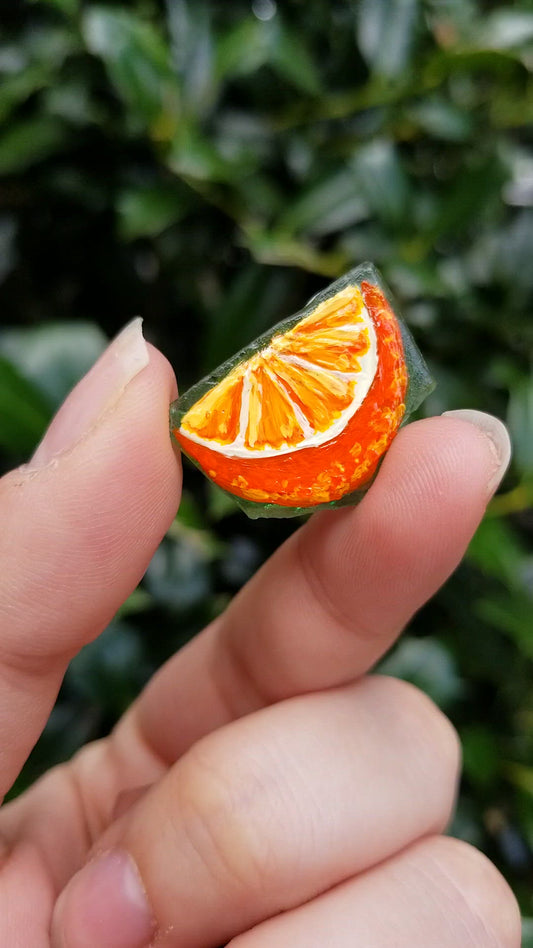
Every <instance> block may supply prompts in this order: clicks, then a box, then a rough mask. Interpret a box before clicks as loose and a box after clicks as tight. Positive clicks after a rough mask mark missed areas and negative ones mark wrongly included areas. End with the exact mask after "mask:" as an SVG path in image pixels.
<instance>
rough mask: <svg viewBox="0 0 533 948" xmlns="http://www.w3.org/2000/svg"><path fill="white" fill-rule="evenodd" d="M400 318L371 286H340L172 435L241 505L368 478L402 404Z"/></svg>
mask: <svg viewBox="0 0 533 948" xmlns="http://www.w3.org/2000/svg"><path fill="white" fill-rule="evenodd" d="M406 389H407V370H406V365H405V358H404V350H403V345H402V336H401V331H400V328H399V325H398V323H397V320H396V318H395V316H394V313H393V312H392V310H391V308H390V306H389V304H388V302H387V300H386V298H385V296H384V295H383V293H382V292H381V290H380V289H379V287H377V286H375V285H373V284H370V283H368V282H362V283H361V285H360V287H359V286H358V285H357V284H353V285H348V286H345V287H344V288H343V289H341V290H340V291H339V292H337V293H336V294H335V295H334V296H332V297H330V298H329V299H326V300H324V301H323V302H321V303H319V304H318V305H317V306H316V308H315V309H313V310H312V311H311V312H310V313H309V314H308V315H306V316H305V317H303V318H302V319H301V320H300V321H299V322H297V323H296V325H293V326H292V328H290V329H288V330H287V331H285V332H281V333H279V334H277V335H274V336H273V337H272V338H271V339H270V341H269V342H268V343H267V344H266V345H265V346H264V347H263V348H261V349H260V350H259V351H258V352H256V353H255V354H254V355H252V356H251V357H250V358H248V359H246V360H245V361H242V362H240V363H238V364H237V365H236V366H235V367H234V368H232V369H231V370H230V371H229V372H228V374H227V375H226V376H225V378H223V379H222V380H221V381H219V382H218V383H217V384H215V385H213V387H212V388H209V389H208V390H207V391H206V392H205V394H203V395H202V396H201V397H200V398H199V399H198V400H197V401H196V402H195V403H194V404H193V405H192V406H191V407H190V408H189V409H188V410H187V411H186V412H185V413H184V414H183V416H182V417H181V421H180V424H179V426H176V427H174V429H173V434H174V436H175V437H176V439H177V440H178V442H179V443H180V445H181V446H182V448H183V449H184V451H185V452H186V453H187V454H188V455H189V456H190V457H191V458H192V459H193V460H195V461H196V463H197V464H199V466H200V467H201V468H202V469H203V470H204V471H205V473H206V474H207V475H208V476H209V477H210V478H211V479H212V480H213V481H215V483H216V484H218V485H219V486H220V487H222V488H223V489H224V490H227V491H229V492H230V493H232V494H235V495H237V496H238V497H241V498H243V499H245V500H248V501H255V502H257V503H260V504H277V505H278V506H282V507H314V506H317V505H319V504H324V503H329V502H332V501H336V500H339V499H340V498H342V497H343V496H345V495H346V494H349V493H351V492H352V491H354V490H356V489H357V488H359V487H360V486H361V485H363V484H364V483H365V482H366V481H368V480H369V478H371V477H372V475H373V473H374V471H375V469H376V466H377V464H378V462H379V459H380V458H381V456H382V454H383V453H384V451H386V449H387V448H388V446H389V444H390V442H391V440H392V438H393V437H394V435H395V433H396V431H397V429H398V427H399V425H400V422H401V420H402V417H403V414H404V411H405V394H406Z"/></svg>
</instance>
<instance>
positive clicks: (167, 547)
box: [145, 535, 211, 612]
mask: <svg viewBox="0 0 533 948" xmlns="http://www.w3.org/2000/svg"><path fill="white" fill-rule="evenodd" d="M209 559H210V555H209V554H208V553H207V552H206V551H205V550H203V549H202V548H201V547H200V546H199V545H197V544H195V543H194V542H191V540H190V538H188V537H187V536H186V535H183V536H182V537H181V538H180V539H179V540H172V539H170V538H167V539H166V540H164V541H163V543H162V544H161V546H160V547H159V548H158V549H157V550H156V552H155V554H154V556H153V558H152V561H151V563H150V565H149V567H148V571H147V573H146V580H145V582H146V586H147V588H148V590H149V592H150V593H151V594H152V596H153V597H154V599H155V600H156V602H157V603H160V604H162V605H165V606H168V607H170V608H171V609H177V610H178V611H180V612H187V611H188V610H190V609H192V608H194V607H196V606H199V605H201V603H202V602H203V601H204V600H205V599H206V598H207V597H208V596H209V595H210V593H211V577H210V571H209V567H208V562H209Z"/></svg>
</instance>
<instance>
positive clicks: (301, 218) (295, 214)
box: [276, 168, 369, 236]
mask: <svg viewBox="0 0 533 948" xmlns="http://www.w3.org/2000/svg"><path fill="white" fill-rule="evenodd" d="M368 215H369V206H368V202H367V201H366V200H365V198H364V197H363V195H362V193H361V188H360V187H359V185H358V181H357V177H356V175H355V174H354V173H353V171H351V170H350V169H346V168H343V169H342V170H340V171H336V172H335V173H334V174H331V175H328V176H327V177H325V178H324V179H323V180H322V181H320V182H319V183H318V184H315V185H313V186H312V187H311V188H309V189H308V190H303V191H301V193H300V195H299V196H298V197H297V198H296V200H295V201H293V202H291V203H290V206H289V207H288V209H287V210H286V211H285V213H284V214H283V215H282V216H281V218H280V219H279V220H278V221H277V223H276V229H277V230H278V231H279V232H285V231H287V232H288V233H291V234H293V233H299V232H300V231H303V232H307V233H308V234H311V235H315V236H323V235H325V234H330V233H334V232H335V231H338V230H342V229H344V228H345V227H349V226H350V225H352V224H356V223H358V222H359V221H361V220H364V219H365V218H366V217H368Z"/></svg>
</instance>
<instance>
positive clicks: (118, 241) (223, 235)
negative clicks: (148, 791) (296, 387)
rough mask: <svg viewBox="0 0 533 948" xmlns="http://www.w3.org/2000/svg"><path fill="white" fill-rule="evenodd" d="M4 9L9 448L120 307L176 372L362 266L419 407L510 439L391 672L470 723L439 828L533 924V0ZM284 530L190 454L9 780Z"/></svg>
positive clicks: (12, 454) (184, 630)
mask: <svg viewBox="0 0 533 948" xmlns="http://www.w3.org/2000/svg"><path fill="white" fill-rule="evenodd" d="M5 6H6V9H5V11H4V12H3V19H4V22H5V24H6V27H7V29H6V31H5V35H4V39H3V41H2V45H1V46H0V71H1V79H0V121H1V122H2V125H1V129H0V174H1V175H2V183H1V185H0V195H1V202H2V209H1V212H0V250H1V253H0V280H1V281H2V282H1V293H2V313H3V320H4V322H5V327H6V328H4V329H2V331H1V333H0V449H1V451H2V455H3V463H4V466H11V465H13V464H16V463H18V462H19V461H21V460H22V459H23V458H24V457H25V456H26V455H27V454H28V452H30V451H31V449H32V447H33V446H34V444H35V443H36V441H37V439H38V438H39V437H40V435H41V434H42V432H43V430H44V428H45V426H46V424H47V421H48V420H49V418H50V417H51V414H52V413H53V411H54V410H55V408H56V407H57V405H58V404H59V402H60V401H61V399H62V398H63V397H64V395H65V393H66V392H67V391H68V389H69V387H70V386H71V385H72V384H73V382H74V381H75V380H76V378H77V377H79V375H80V374H81V373H82V372H83V371H85V369H86V368H87V367H88V365H89V364H90V363H91V361H92V360H93V359H94V358H95V357H96V355H97V354H98V353H99V352H100V351H101V349H102V347H103V345H104V342H105V337H106V336H107V335H110V334H112V333H114V332H116V331H117V330H118V329H119V328H120V326H121V325H122V324H123V323H125V322H126V321H127V320H128V319H129V318H131V316H132V315H134V314H135V313H139V312H140V313H141V314H142V315H143V316H144V317H145V328H146V333H147V336H148V338H150V339H151V340H152V341H153V342H154V343H155V344H156V345H158V346H160V347H161V348H162V349H163V351H164V352H165V353H166V354H167V355H168V356H169V358H170V359H171V361H172V362H173V364H174V366H175V367H176V370H177V372H178V374H179V376H180V380H181V385H182V387H186V386H187V385H188V384H189V383H191V382H193V381H194V380H196V379H197V378H198V377H199V375H200V374H202V373H203V372H205V371H206V370H208V369H211V368H213V367H214V366H215V365H216V364H217V363H219V362H220V361H222V360H223V359H224V358H225V357H227V356H228V355H230V354H231V353H232V352H234V351H235V350H236V349H237V348H238V347H240V346H241V345H243V344H244V343H246V342H248V341H249V340H250V339H252V338H253V337H254V336H255V335H257V334H258V333H259V332H260V331H262V330H264V329H265V328H267V327H268V326H269V325H271V324H272V323H273V322H275V321H277V320H278V319H279V318H281V317H282V316H284V315H287V314H288V313H290V312H291V311H293V310H295V309H296V308H298V307H299V306H300V305H301V304H302V303H303V302H304V300H306V299H307V298H308V297H309V296H310V295H311V294H312V293H313V292H315V291H316V290H317V289H319V288H320V287H321V286H323V285H324V283H325V281H326V280H327V279H329V278H332V277H335V276H337V275H339V274H341V273H342V272H343V271H344V270H345V269H347V268H348V266H350V265H352V264H354V263H356V262H359V261H361V260H363V259H371V260H373V261H375V262H376V263H377V264H378V266H380V267H381V269H382V270H383V272H384V274H385V276H386V279H387V280H388V282H389V283H390V285H391V286H392V287H393V289H394V290H395V292H396V294H397V296H398V298H399V299H400V300H401V301H402V309H403V313H404V314H405V316H406V318H407V320H408V322H409V323H410V325H411V328H412V330H413V332H414V333H415V335H416V337H417V340H418V342H419V344H420V346H421V348H422V350H423V351H424V353H425V354H426V356H427V358H428V361H429V363H430V365H431V369H432V371H433V373H434V375H435V377H436V378H437V380H438V388H437V390H436V391H435V393H434V395H433V396H431V398H430V399H429V401H428V403H426V405H425V407H424V410H425V411H426V412H427V413H428V414H433V413H439V412H442V411H444V410H446V409H450V408H456V407H464V406H470V407H475V408H480V409H484V410H488V411H492V412H494V413H495V414H497V415H499V416H501V417H503V418H505V419H506V420H507V422H508V424H509V426H510V429H511V432H512V437H513V442H514V449H515V455H514V461H513V465H512V469H511V471H510V473H509V474H508V476H507V479H506V482H505V484H504V487H503V490H502V492H501V493H500V494H499V496H498V497H497V498H495V499H494V501H493V502H492V504H491V506H490V509H489V512H488V516H487V518H486V520H485V521H484V523H483V525H482V526H481V528H480V530H479V531H478V534H477V536H476V537H475V539H474V541H473V542H472V545H471V548H470V550H469V553H468V556H467V558H466V561H465V563H464V564H463V565H462V567H461V568H460V569H459V570H458V571H457V573H456V575H455V576H454V577H453V579H452V580H451V581H450V582H449V583H448V584H447V585H446V586H445V588H444V589H443V590H442V591H441V592H440V593H439V595H438V596H437V597H435V599H434V600H433V601H432V602H431V603H430V604H429V605H428V606H427V607H426V608H425V609H424V610H423V611H422V612H421V613H420V614H419V615H417V616H416V618H415V619H414V621H413V623H412V624H411V626H410V628H409V630H408V632H407V635H406V636H405V637H404V638H403V640H402V641H401V642H400V644H399V645H398V647H397V648H396V649H395V650H394V651H393V652H392V653H391V654H390V655H389V656H388V657H387V659H386V662H385V666H386V668H387V670H388V671H391V672H393V673H395V674H399V675H402V676H404V677H406V678H409V679H411V680H413V681H415V682H416V683H417V684H419V685H420V686H421V687H423V688H424V689H425V690H426V691H428V693H429V694H431V695H432V696H433V697H434V698H435V700H437V701H438V702H439V703H440V704H441V706H442V707H443V708H444V709H445V710H446V712H447V713H448V714H449V715H450V716H451V717H452V719H453V721H454V723H455V724H456V726H457V727H458V729H459V731H460V733H461V737H462V741H463V747H464V755H465V776H464V781H463V786H462V792H461V797H460V801H459V807H458V814H457V817H456V820H455V823H454V827H453V830H454V832H456V833H457V834H459V835H461V836H463V837H465V838H467V839H470V840H472V841H473V842H474V843H476V844H477V845H479V846H481V847H482V848H483V849H485V850H486V851H487V852H488V853H489V855H490V856H491V857H492V858H493V859H495V861H496V862H497V863H498V865H499V866H500V868H501V869H502V871H503V872H504V874H505V875H506V876H507V878H508V879H509V880H510V881H511V883H512V885H513V886H514V888H515V890H516V892H517V894H518V896H519V898H520V900H521V903H522V906H523V909H524V912H525V913H526V914H528V915H533V902H532V899H531V892H530V890H529V891H528V887H527V879H528V877H530V874H531V869H532V866H533V859H532V849H533V767H532V765H531V761H532V760H533V689H532V687H531V685H532V667H533V618H532V616H533V553H532V544H531V538H532V534H533V512H532V508H533V376H532V354H533V351H532V350H533V323H532V321H531V315H530V314H531V308H532V302H533V300H532V297H533V267H532V266H531V247H532V244H533V152H532V147H531V139H532V128H533V124H532V122H533V76H532V71H533V6H532V5H531V3H530V2H527V0H523V2H514V3H513V2H510V3H507V4H502V5H501V6H496V5H495V4H494V3H491V2H482V0H425V2H422V0H359V2H349V0H306V2H305V3H304V2H303V0H287V2H286V3H284V4H281V3H280V4H278V7H276V4H275V2H274V0H253V3H251V4H250V3H248V2H244V0H231V2H219V3H217V2H211V3H208V2H200V0H168V3H167V5H166V7H165V6H164V5H163V4H162V3H161V4H159V3H157V2H156V0H130V2H128V3H125V2H124V3H122V4H120V3H118V2H115V3H104V2H102V3H82V2H81V0H47V2H45V0H41V2H34V3H29V2H26V3H21V4H16V5H13V4H5ZM293 526H294V525H291V524H283V523H280V522H266V523H261V522H260V523H253V524H250V523H248V522H246V521H245V520H244V518H243V517H242V516H241V515H239V514H238V513H236V512H235V510H234V508H233V505H232V504H231V501H227V500H226V499H225V498H224V497H223V496H221V495H220V494H218V493H216V491H214V490H212V489H210V488H209V487H208V486H207V485H206V484H205V483H204V482H203V481H202V479H201V478H200V476H199V475H198V474H197V473H196V472H194V471H193V470H192V469H188V470H187V472H186V493H185V497H184V502H183V506H182V509H181V511H180V514H179V515H178V518H177V520H176V521H175V523H174V525H173V527H172V529H171V530H170V532H169V535H168V537H167V538H166V540H165V542H164V543H163V545H162V547H161V549H160V550H159V551H158V553H157V555H156V557H155V558H154V561H153V562H152V564H151V566H150V568H149V570H148V573H147V576H146V577H145V580H144V581H143V583H142V584H141V587H140V588H139V589H138V590H137V591H136V593H135V594H134V595H133V596H132V597H131V598H130V599H129V600H128V602H127V603H126V605H125V606H124V608H123V610H122V611H121V613H120V614H119V616H118V617H117V618H116V619H115V621H114V622H113V623H112V625H111V627H110V628H109V629H108V630H107V632H106V633H105V634H104V635H103V636H102V637H101V638H100V639H99V640H98V641H97V642H96V643H94V644H93V645H91V646H90V647H88V648H87V649H85V650H84V651H83V653H82V654H81V655H80V656H79V657H78V658H77V659H75V661H74V662H73V663H72V667H71V669H70V671H69V672H68V675H67V678H66V681H65V684H64V687H63V689H62V693H61V696H60V700H59V702H58V705H57V707H56V709H55V711H54V713H53V715H52V719H51V721H50V724H49V726H48V728H47V730H46V732H45V735H44V736H43V739H42V740H41V742H40V744H39V745H38V747H37V749H36V751H35V753H34V755H33V757H32V759H31V760H30V762H29V763H28V766H27V768H26V770H25V772H24V774H23V776H22V778H21V780H20V781H19V784H18V787H17V789H20V788H21V787H23V786H24V785H26V784H27V783H28V781H30V780H31V779H33V778H34V776H35V775H36V774H37V773H38V772H40V770H41V769H42V768H44V767H47V766H49V765H50V764H51V763H53V762H54V761H55V760H58V759H62V758H64V757H65V756H67V755H68V754H70V753H71V752H72V751H73V750H74V748H75V747H76V746H77V745H78V744H79V742H81V741H84V740H86V739H89V738H92V737H94V736H96V735H98V734H100V733H102V732H103V731H104V730H105V729H106V728H107V727H108V726H109V725H110V724H111V723H112V722H113V721H114V720H115V718H116V716H117V715H118V714H119V713H120V712H121V710H122V709H123V708H124V707H125V706H126V705H127V704H128V702H129V701H130V700H131V698H132V696H133V695H134V694H135V692H136V690H137V689H138V687H139V686H140V685H141V684H142V682H143V681H144V680H145V679H146V677H147V676H148V675H149V674H150V672H151V671H152V670H153V669H154V668H155V667H156V666H157V665H158V664H159V663H160V662H161V661H162V660H163V659H164V658H165V657H166V656H167V655H168V654H170V652H172V651H173V650H174V649H175V648H176V647H177V646H179V644H180V643H181V642H182V641H185V640H186V639H187V638H188V637H189V636H191V635H192V634H194V633H195V632H196V631H197V630H198V629H199V628H200V627H201V625H202V624H203V623H204V622H205V621H206V620H207V619H209V618H210V617H211V616H212V615H214V614H216V613H217V612H218V611H220V609H222V608H223V606H224V604H225V602H226V601H227V599H228V597H229V596H230V595H231V594H233V592H234V591H235V590H236V589H237V588H238V587H239V585H240V584H241V583H242V582H244V581H245V580H246V579H247V577H248V576H249V575H250V574H251V573H252V572H253V571H254V570H255V568H256V567H257V565H258V564H259V563H260V562H261V561H262V560H263V559H264V558H265V557H266V556H267V555H268V554H269V553H270V552H271V551H272V550H273V549H274V548H275V547H276V546H277V545H278V544H279V542H280V541H281V540H282V539H283V537H284V536H286V535H287V533H288V531H289V530H291V529H293ZM154 627H156V628H157V630H158V634H157V636H154V635H148V634H145V633H146V632H147V630H149V629H153V628H154ZM176 630H178V631H176ZM528 925H529V928H528ZM532 929H533V925H532V924H531V923H526V925H525V931H524V937H525V939H528V938H529V939H530V943H531V944H533V935H531V931H532ZM528 932H529V933H530V934H528Z"/></svg>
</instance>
